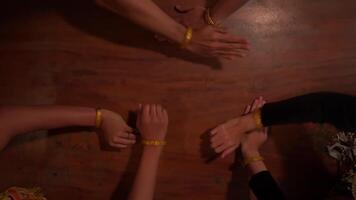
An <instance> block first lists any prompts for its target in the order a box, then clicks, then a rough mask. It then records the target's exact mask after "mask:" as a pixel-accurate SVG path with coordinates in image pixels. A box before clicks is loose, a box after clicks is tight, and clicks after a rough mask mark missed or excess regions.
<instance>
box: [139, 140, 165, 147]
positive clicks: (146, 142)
mask: <svg viewBox="0 0 356 200" xmlns="http://www.w3.org/2000/svg"><path fill="white" fill-rule="evenodd" d="M142 144H144V145H151V146H164V145H166V144H167V142H166V141H161V140H142Z"/></svg>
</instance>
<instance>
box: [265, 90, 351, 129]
mask: <svg viewBox="0 0 356 200" xmlns="http://www.w3.org/2000/svg"><path fill="white" fill-rule="evenodd" d="M261 118H262V123H263V125H264V126H271V125H280V124H288V123H304V122H315V123H329V124H332V125H334V126H335V127H336V128H338V129H339V130H341V131H352V132H353V131H356V97H355V96H351V95H345V94H339V93H331V92H318V93H310V94H306V95H303V96H297V97H294V98H291V99H287V100H283V101H279V102H274V103H267V104H265V105H264V107H263V108H262V110H261Z"/></svg>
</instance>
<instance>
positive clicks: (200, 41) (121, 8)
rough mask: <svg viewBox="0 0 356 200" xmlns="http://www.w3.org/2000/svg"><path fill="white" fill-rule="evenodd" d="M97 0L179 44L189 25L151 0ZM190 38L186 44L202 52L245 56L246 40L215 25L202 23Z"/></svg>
mask: <svg viewBox="0 0 356 200" xmlns="http://www.w3.org/2000/svg"><path fill="white" fill-rule="evenodd" d="M96 1H97V3H98V4H99V5H102V6H104V7H106V8H108V9H110V10H112V11H114V12H116V13H117V14H119V15H121V16H124V17H126V18H127V19H129V20H131V21H133V22H134V23H136V24H138V25H140V26H142V27H144V28H146V29H148V30H150V31H153V32H155V33H159V34H161V35H163V36H165V37H166V38H168V39H170V40H171V41H174V42H175V43H176V44H178V45H179V44H181V43H182V41H183V40H184V38H185V36H186V35H185V34H186V32H187V30H188V29H187V28H186V27H185V26H183V25H182V24H180V23H178V22H176V21H175V20H174V19H172V18H171V17H170V16H168V15H167V14H166V13H165V12H164V11H162V10H161V9H160V8H159V7H158V6H157V5H156V4H155V3H154V2H153V1H151V0H96ZM189 41H190V42H187V45H186V47H185V48H186V49H187V50H188V51H191V52H193V53H196V54H199V55H202V56H211V57H222V58H226V59H234V58H237V57H242V56H244V54H243V53H241V51H245V50H247V49H248V45H247V42H246V41H245V40H244V39H242V38H240V37H237V36H234V35H231V34H229V33H227V32H225V31H224V30H221V28H216V27H215V28H212V27H204V28H201V29H198V30H194V31H193V34H192V37H191V39H190V40H189Z"/></svg>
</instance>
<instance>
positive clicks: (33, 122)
mask: <svg viewBox="0 0 356 200" xmlns="http://www.w3.org/2000/svg"><path fill="white" fill-rule="evenodd" d="M100 112H101V122H102V123H101V127H100V128H101V129H102V130H103V132H104V137H105V139H106V142H107V143H109V144H110V145H111V146H114V147H118V148H123V147H126V146H127V145H128V144H133V143H134V142H135V136H134V135H133V134H131V128H130V127H128V126H127V125H126V123H125V122H124V121H123V119H122V118H121V116H120V115H118V114H116V113H114V112H112V111H109V110H101V111H100ZM96 114H97V112H96V109H94V108H87V107H75V106H7V107H1V108H0V123H1V127H0V150H2V149H3V148H4V147H5V145H6V144H7V143H8V141H9V140H10V139H11V138H12V137H14V136H16V135H18V134H23V133H27V132H30V131H35V130H44V129H54V128H60V127H67V126H95V125H96V118H97V116H96ZM125 137H127V138H125Z"/></svg>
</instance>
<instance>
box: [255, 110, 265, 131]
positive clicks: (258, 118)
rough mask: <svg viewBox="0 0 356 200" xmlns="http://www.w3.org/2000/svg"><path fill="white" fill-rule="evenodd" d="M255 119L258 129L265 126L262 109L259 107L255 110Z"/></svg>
mask: <svg viewBox="0 0 356 200" xmlns="http://www.w3.org/2000/svg"><path fill="white" fill-rule="evenodd" d="M253 119H254V120H255V123H256V126H257V128H258V129H261V128H263V124H262V119H261V109H257V110H256V111H255V112H253Z"/></svg>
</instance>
